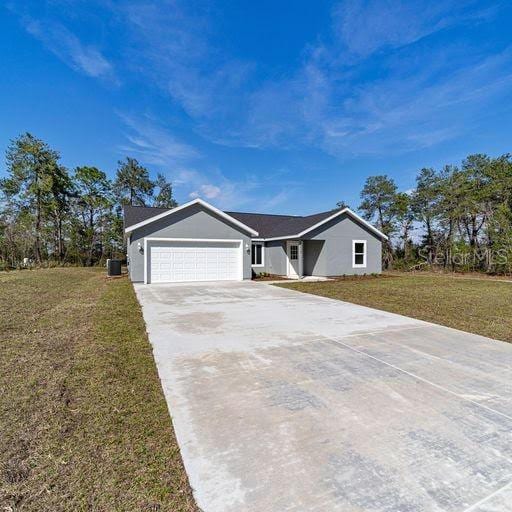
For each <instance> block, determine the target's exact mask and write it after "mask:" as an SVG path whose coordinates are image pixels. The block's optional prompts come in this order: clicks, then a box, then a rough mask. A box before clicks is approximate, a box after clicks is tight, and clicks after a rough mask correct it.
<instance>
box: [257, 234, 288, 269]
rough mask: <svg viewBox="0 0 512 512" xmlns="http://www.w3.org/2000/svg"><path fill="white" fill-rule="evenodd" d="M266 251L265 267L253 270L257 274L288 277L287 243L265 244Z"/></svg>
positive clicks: (264, 249)
mask: <svg viewBox="0 0 512 512" xmlns="http://www.w3.org/2000/svg"><path fill="white" fill-rule="evenodd" d="M263 251H264V266H263V267H253V268H252V270H253V271H254V273H255V274H260V273H261V272H267V273H269V274H276V275H278V276H285V275H286V242H284V241H281V240H277V241H274V242H265V243H264V246H263Z"/></svg>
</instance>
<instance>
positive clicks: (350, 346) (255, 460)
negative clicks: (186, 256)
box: [135, 282, 512, 512]
mask: <svg viewBox="0 0 512 512" xmlns="http://www.w3.org/2000/svg"><path fill="white" fill-rule="evenodd" d="M135 288H136V291H137V295H138V298H139V301H140V303H141V304H142V306H143V313H144V318H145V320H146V323H147V327H148V332H149V337H150V340H151V343H152V345H153V348H154V355H155V359H156V362H157V366H158V371H159V374H160V378H161V380H162V383H163V388H164V392H165V396H166V399H167V402H168V406H169V410H170V412H171V415H172V419H173V422H174V428H175V431H176V435H177V438H178V442H179V444H180V447H181V451H182V455H183V460H184V462H185V466H186V469H187V472H188V475H189V478H190V483H191V485H192V488H193V490H194V495H195V497H196V500H197V503H198V505H199V507H200V508H201V509H203V510H204V511H205V512H214V511H215V512H217V511H219V512H220V511H229V512H231V511H233V512H253V511H254V512H274V511H275V512H284V511H301V512H303V511H325V512H330V511H343V512H352V511H353V512H356V511H357V512H363V511H364V512H370V511H371V512H422V511H429V512H437V511H454V512H505V511H510V510H512V345H509V344H506V343H501V342H496V341H492V340H489V339H487V338H483V337H481V336H475V335H470V334H466V333H462V332H459V331H455V330H452V329H448V328H444V327H439V326H435V325H432V324H428V323H425V322H420V321H416V320H412V319H410V318H406V317H401V316H398V315H393V314H390V313H384V312H381V311H377V310H374V309H370V308H364V307H361V306H355V305H352V304H348V303H344V302H339V301H335V300H331V299H325V298H321V297H315V296H313V295H307V294H301V293H298V292H294V291H290V290H285V289H280V288H277V287H273V286H270V285H266V284H260V283H252V282H247V283H225V284H221V283H214V284H208V283H206V284H205V283H202V284H194V285H189V284H187V285H176V284H175V285H150V286H144V285H136V286H135Z"/></svg>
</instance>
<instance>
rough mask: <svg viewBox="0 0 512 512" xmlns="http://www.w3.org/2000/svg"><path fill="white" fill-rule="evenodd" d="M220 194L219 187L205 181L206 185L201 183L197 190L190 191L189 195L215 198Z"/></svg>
mask: <svg viewBox="0 0 512 512" xmlns="http://www.w3.org/2000/svg"><path fill="white" fill-rule="evenodd" d="M221 194H222V190H221V189H220V187H217V186H215V185H211V184H210V183H207V184H206V185H201V186H200V187H199V190H194V191H193V192H190V194H189V197H191V198H196V197H206V198H207V199H215V198H216V197H219V196H221Z"/></svg>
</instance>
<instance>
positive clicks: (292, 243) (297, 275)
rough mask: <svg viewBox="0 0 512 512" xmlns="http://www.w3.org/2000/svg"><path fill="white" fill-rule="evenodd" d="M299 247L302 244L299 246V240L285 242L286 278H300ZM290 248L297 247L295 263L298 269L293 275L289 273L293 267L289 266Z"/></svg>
mask: <svg viewBox="0 0 512 512" xmlns="http://www.w3.org/2000/svg"><path fill="white" fill-rule="evenodd" d="M301 245H302V244H301V241H300V240H288V241H287V242H286V277H291V278H296V279H300V278H301V276H302V262H301V256H302V251H301ZM291 246H297V261H298V264H299V268H298V270H297V272H295V271H294V272H293V274H292V272H291V270H292V269H293V265H292V264H291V261H290V247H291Z"/></svg>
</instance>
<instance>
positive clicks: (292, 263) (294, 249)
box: [287, 241, 300, 277]
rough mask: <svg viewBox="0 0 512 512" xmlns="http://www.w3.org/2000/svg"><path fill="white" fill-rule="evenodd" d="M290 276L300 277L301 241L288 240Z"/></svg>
mask: <svg viewBox="0 0 512 512" xmlns="http://www.w3.org/2000/svg"><path fill="white" fill-rule="evenodd" d="M287 254H288V277H299V272H300V267H299V243H298V242H291V241H288V243H287Z"/></svg>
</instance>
